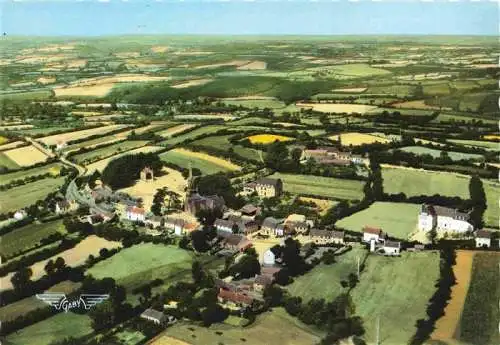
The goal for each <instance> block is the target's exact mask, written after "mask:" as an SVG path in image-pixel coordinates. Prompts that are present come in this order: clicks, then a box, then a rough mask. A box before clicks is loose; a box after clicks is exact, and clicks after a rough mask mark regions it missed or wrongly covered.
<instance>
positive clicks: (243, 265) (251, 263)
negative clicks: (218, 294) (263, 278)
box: [229, 254, 260, 279]
mask: <svg viewBox="0 0 500 345" xmlns="http://www.w3.org/2000/svg"><path fill="white" fill-rule="evenodd" d="M229 274H230V275H232V276H234V277H236V278H238V279H244V278H252V277H254V276H255V275H257V274H260V263H259V260H258V259H257V258H256V257H255V256H253V255H247V254H245V255H243V257H242V258H241V259H240V260H239V261H238V262H237V263H235V264H234V265H233V266H231V267H230V268H229Z"/></svg>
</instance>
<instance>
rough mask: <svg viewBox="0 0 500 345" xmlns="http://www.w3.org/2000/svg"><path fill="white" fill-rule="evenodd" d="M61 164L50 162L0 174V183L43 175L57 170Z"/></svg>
mask: <svg viewBox="0 0 500 345" xmlns="http://www.w3.org/2000/svg"><path fill="white" fill-rule="evenodd" d="M61 167H62V165H61V164H60V163H51V164H47V165H42V166H40V167H36V168H33V169H28V170H20V171H16V172H12V173H9V174H1V175H0V185H4V184H8V183H10V182H12V181H14V180H20V179H24V178H27V177H31V176H38V175H45V174H47V173H55V172H59V170H60V169H61Z"/></svg>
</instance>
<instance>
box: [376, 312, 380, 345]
mask: <svg viewBox="0 0 500 345" xmlns="http://www.w3.org/2000/svg"><path fill="white" fill-rule="evenodd" d="M375 344H376V345H380V316H377V342H376V343H375Z"/></svg>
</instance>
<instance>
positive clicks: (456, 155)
mask: <svg viewBox="0 0 500 345" xmlns="http://www.w3.org/2000/svg"><path fill="white" fill-rule="evenodd" d="M398 150H401V151H405V152H411V153H414V154H417V155H431V156H432V157H434V158H438V157H439V156H440V155H441V151H440V150H434V149H429V148H427V147H422V146H405V147H401V148H398ZM446 152H447V153H448V156H449V157H450V158H451V159H452V160H454V161H457V160H461V159H474V160H480V159H482V158H483V156H482V155H479V154H473V153H462V152H453V151H446Z"/></svg>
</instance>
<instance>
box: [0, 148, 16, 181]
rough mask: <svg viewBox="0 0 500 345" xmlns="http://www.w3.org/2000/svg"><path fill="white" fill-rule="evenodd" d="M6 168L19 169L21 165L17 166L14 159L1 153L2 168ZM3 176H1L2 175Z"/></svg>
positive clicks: (0, 163) (0, 164) (0, 162)
mask: <svg viewBox="0 0 500 345" xmlns="http://www.w3.org/2000/svg"><path fill="white" fill-rule="evenodd" d="M1 167H4V168H7V169H10V170H14V169H18V168H19V165H17V164H16V162H14V161H13V160H12V159H10V158H9V157H7V156H6V155H5V153H3V152H0V168H1ZM0 176H1V175H0Z"/></svg>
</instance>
